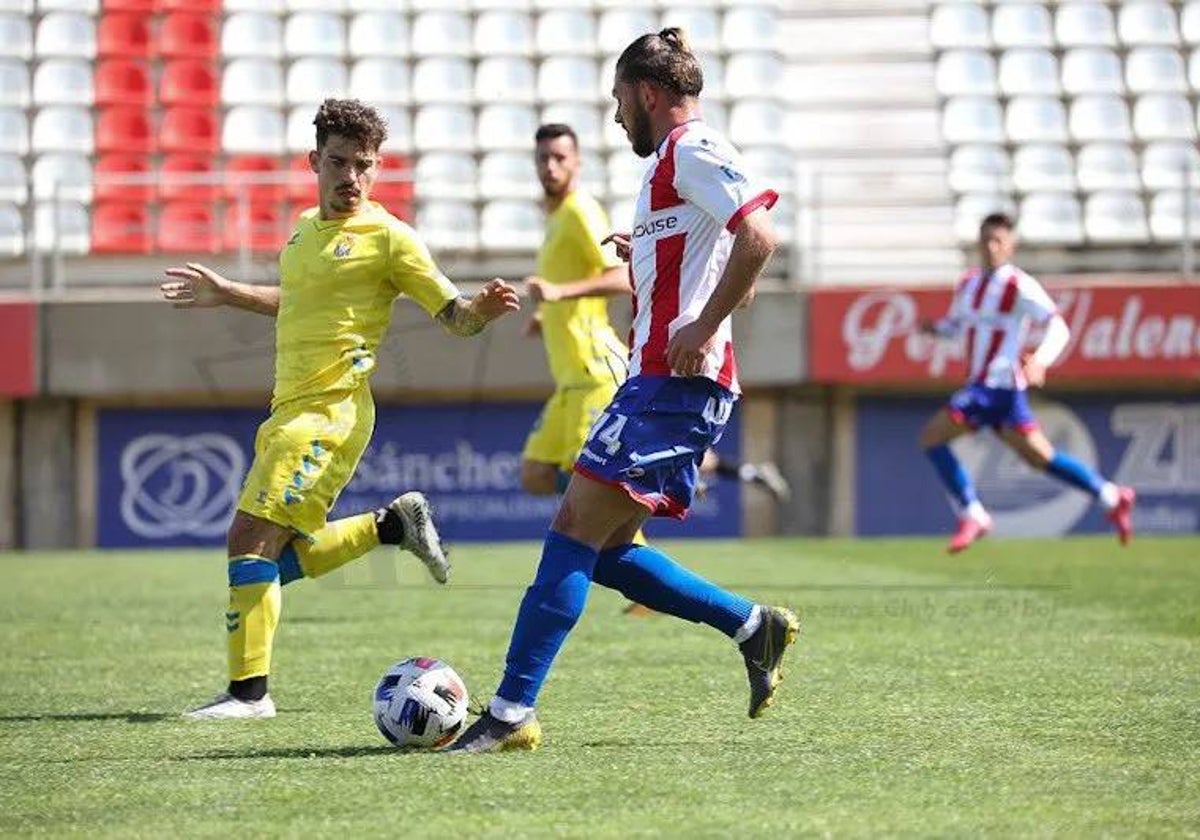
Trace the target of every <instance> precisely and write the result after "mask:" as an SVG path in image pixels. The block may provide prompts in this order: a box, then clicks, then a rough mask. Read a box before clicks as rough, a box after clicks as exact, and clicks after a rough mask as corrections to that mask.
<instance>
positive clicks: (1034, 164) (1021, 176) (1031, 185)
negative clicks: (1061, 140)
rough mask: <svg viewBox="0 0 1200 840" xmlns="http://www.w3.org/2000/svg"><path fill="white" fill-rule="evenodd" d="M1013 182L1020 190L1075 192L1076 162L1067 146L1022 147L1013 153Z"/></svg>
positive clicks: (1040, 145)
mask: <svg viewBox="0 0 1200 840" xmlns="http://www.w3.org/2000/svg"><path fill="white" fill-rule="evenodd" d="M1012 184H1013V187H1014V188H1015V189H1016V190H1017V192H1021V193H1028V192H1037V191H1039V190H1041V191H1052V192H1073V191H1074V190H1075V165H1074V162H1073V161H1072V160H1071V153H1070V152H1068V151H1067V148H1066V147H1065V146H1055V145H1050V144H1035V145H1029V146H1019V147H1017V150H1016V152H1015V153H1014V154H1013V168H1012Z"/></svg>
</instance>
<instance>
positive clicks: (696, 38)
mask: <svg viewBox="0 0 1200 840" xmlns="http://www.w3.org/2000/svg"><path fill="white" fill-rule="evenodd" d="M668 26H679V27H682V28H683V30H684V31H685V32H686V33H687V36H688V41H689V42H690V43H691V45H692V49H693V50H695V51H696V52H697V53H704V52H717V51H718V50H720V49H721V19H720V16H719V15H718V13H717V11H716V10H715V9H706V8H700V7H698V6H696V5H693V6H692V7H690V8H689V7H687V6H678V7H676V6H675V5H673V4H672V5H669V6H668V7H667V9H666V10H665V11H664V12H663V14H662V20H660V21H659V25H658V26H657V27H653V26H652V27H650V29H648V30H646V31H648V32H650V31H657V30H659V29H664V28H666V27H668ZM630 40H633V39H632V38H631V39H630ZM764 48H765V45H764V46H763V47H760V49H764ZM622 49H623V48H622ZM616 52H617V53H618V54H620V52H621V51H620V50H617V51H616Z"/></svg>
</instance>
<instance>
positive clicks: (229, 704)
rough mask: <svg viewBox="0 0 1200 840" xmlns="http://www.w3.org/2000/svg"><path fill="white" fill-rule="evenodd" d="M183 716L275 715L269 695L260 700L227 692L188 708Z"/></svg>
mask: <svg viewBox="0 0 1200 840" xmlns="http://www.w3.org/2000/svg"><path fill="white" fill-rule="evenodd" d="M183 716H184V717H185V718H187V719H189V720H255V719H260V718H273V717H275V701H273V700H272V699H271V695H270V694H267V695H264V696H263V698H262V699H261V700H239V699H238V698H236V697H234V696H233V695H232V694H229V693H228V692H222V693H221V694H218V695H217V696H216V697H215V698H213V699H212V700H211V701H209V702H208V703H205V704H204V705H203V706H197V707H196V708H194V709H188V710H187V711H186V712H184V713H183Z"/></svg>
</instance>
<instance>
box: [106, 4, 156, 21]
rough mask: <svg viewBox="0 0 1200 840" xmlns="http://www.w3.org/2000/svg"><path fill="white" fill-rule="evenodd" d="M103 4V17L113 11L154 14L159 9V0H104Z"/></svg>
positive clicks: (108, 15) (109, 15)
mask: <svg viewBox="0 0 1200 840" xmlns="http://www.w3.org/2000/svg"><path fill="white" fill-rule="evenodd" d="M102 6H103V8H104V14H103V15H102V16H101V18H102V19H103V18H107V17H111V14H110V13H111V12H141V13H143V14H146V15H152V14H154V12H156V11H157V10H158V2H157V0H104V2H103V4H102Z"/></svg>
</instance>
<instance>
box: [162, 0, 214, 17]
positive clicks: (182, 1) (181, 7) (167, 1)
mask: <svg viewBox="0 0 1200 840" xmlns="http://www.w3.org/2000/svg"><path fill="white" fill-rule="evenodd" d="M223 9H224V3H223V2H222V0H158V4H157V6H156V7H155V10H156V11H159V12H167V13H170V12H194V13H196V14H203V15H210V16H219V15H220V13H221V11H222V10H223Z"/></svg>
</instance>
